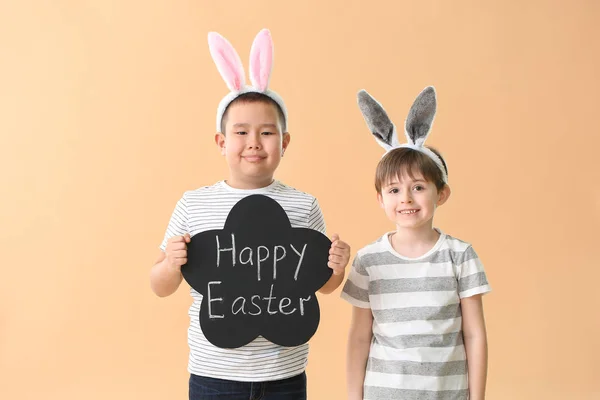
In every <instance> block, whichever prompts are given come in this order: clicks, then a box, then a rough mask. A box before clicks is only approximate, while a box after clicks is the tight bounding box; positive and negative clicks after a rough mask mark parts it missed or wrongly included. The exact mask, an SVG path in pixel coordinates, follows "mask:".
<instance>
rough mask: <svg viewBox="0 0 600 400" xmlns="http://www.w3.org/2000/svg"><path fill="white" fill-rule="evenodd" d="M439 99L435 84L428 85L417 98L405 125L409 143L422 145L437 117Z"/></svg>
mask: <svg viewBox="0 0 600 400" xmlns="http://www.w3.org/2000/svg"><path fill="white" fill-rule="evenodd" d="M436 108H437V100H436V94H435V89H434V88H433V86H428V87H426V88H425V89H424V90H423V91H422V92H421V93H420V94H419V95H418V96H417V98H416V99H415V102H414V103H413V105H412V107H411V108H410V111H409V112H408V117H407V118H406V124H405V126H404V129H405V133H406V138H407V139H408V141H409V143H411V144H414V145H417V146H422V145H423V143H424V142H425V140H426V139H427V136H428V135H429V131H430V130H431V125H433V119H434V118H435V112H436Z"/></svg>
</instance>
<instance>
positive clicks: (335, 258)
mask: <svg viewBox="0 0 600 400" xmlns="http://www.w3.org/2000/svg"><path fill="white" fill-rule="evenodd" d="M343 260H344V257H343V256H342V255H337V254H332V255H330V256H329V261H331V262H334V263H336V264H341V263H342V261H343Z"/></svg>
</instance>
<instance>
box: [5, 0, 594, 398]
mask: <svg viewBox="0 0 600 400" xmlns="http://www.w3.org/2000/svg"><path fill="white" fill-rule="evenodd" d="M483 3H485V4H483ZM599 17H600V3H598V2H597V1H594V0H588V1H584V0H578V1H569V2H566V1H549V0H548V1H527V2H524V1H517V0H510V1H507V0H504V1H495V2H489V1H488V2H481V1H475V0H472V1H444V0H439V1H427V0H425V1H388V2H377V1H369V2H366V1H342V0H336V1H323V0H320V1H317V0H303V1H296V2H288V1H266V0H253V1H239V2H238V1H231V0H230V1H211V2H207V1H200V0H195V1H192V0H187V1H185V0H178V1H175V0H169V1H166V0H164V1H132V0H129V1H114V0H112V1H109V0H106V1H102V0H95V1H92V0H88V1H67V0H62V1H53V2H46V1H41V0H38V1H32V0H20V1H9V0H3V1H2V2H0V51H1V54H0V132H1V134H2V141H1V146H0V151H1V153H0V170H1V175H0V179H1V180H0V187H1V188H2V196H1V201H2V203H1V207H0V227H1V231H0V235H1V236H0V243H2V270H1V271H2V272H1V276H0V398H2V399H7V400H9V399H10V400H13V399H39V398H44V399H61V400H71V399H73V400H74V399H82V398H85V399H90V400H92V399H107V398H110V399H146V400H152V399H184V398H186V396H187V378H188V375H187V372H186V366H187V343H186V329H187V324H188V316H187V307H188V306H189V304H190V297H189V294H188V291H187V286H186V285H185V284H184V285H183V286H182V287H181V289H180V290H179V291H178V292H177V293H176V294H175V295H173V296H171V297H169V298H166V299H160V298H158V297H156V296H154V295H153V294H152V292H151V291H150V288H149V284H148V273H149V269H150V266H151V265H152V263H153V261H154V259H155V257H156V255H157V246H158V245H159V243H160V241H161V239H162V236H163V234H164V230H165V228H166V225H167V222H168V219H169V216H170V213H171V211H172V209H173V207H174V206H175V202H176V201H177V200H178V199H179V197H180V196H181V194H182V193H183V191H184V190H188V189H193V188H196V187H199V186H202V185H206V184H211V183H213V182H215V181H217V180H219V179H222V178H224V177H225V174H226V172H227V169H226V165H225V162H224V160H223V158H222V157H221V156H220V155H219V153H218V151H217V149H216V148H215V146H214V144H213V141H212V137H213V133H214V132H213V129H214V113H215V109H216V105H217V102H218V101H219V100H220V99H221V97H222V96H223V95H224V94H225V92H226V87H225V84H224V83H223V82H222V80H221V78H220V77H219V75H218V73H217V71H216V68H215V67H214V64H213V62H212V60H211V59H210V56H209V52H208V48H207V43H206V34H207V32H208V31H210V30H216V31H219V32H221V33H222V34H224V35H225V36H226V37H227V38H229V40H230V41H231V42H232V43H233V44H234V46H235V47H236V48H237V49H238V51H239V53H240V56H241V57H242V59H243V60H244V62H245V63H246V60H247V58H248V54H249V50H250V44H251V40H252V38H253V37H254V35H255V34H256V33H257V32H258V30H259V29H260V28H262V27H268V28H270V29H271V31H272V34H273V37H274V40H275V49H276V50H275V51H276V53H275V68H274V74H273V78H272V81H271V83H272V87H273V88H275V89H276V90H277V91H279V92H280V93H281V94H282V95H283V96H284V97H285V99H286V101H287V105H288V107H289V110H290V128H291V133H292V143H291V145H290V148H289V152H288V153H286V157H285V159H284V162H283V164H282V166H281V168H280V170H279V171H278V175H277V177H278V178H279V179H281V180H283V181H285V182H286V183H288V184H290V185H293V186H295V187H298V188H300V189H302V190H304V191H308V192H310V193H312V194H314V195H315V196H317V198H318V199H319V200H320V203H321V205H322V208H323V211H324V214H325V217H326V221H327V225H328V231H329V232H330V233H333V232H339V233H340V234H341V235H342V237H343V238H344V239H345V240H346V241H348V242H349V243H350V244H351V245H352V246H353V254H354V252H355V251H356V250H357V249H358V248H360V247H361V246H363V245H365V244H367V243H369V242H370V241H372V240H374V239H375V238H376V237H377V236H378V235H380V234H382V233H383V232H384V231H386V230H390V229H393V226H391V225H390V223H388V221H387V219H386V217H385V215H384V214H383V212H382V211H381V210H380V209H379V207H378V206H377V204H376V202H375V195H374V192H373V189H372V179H373V173H374V168H375V165H376V163H377V161H378V159H379V157H380V155H381V149H380V148H379V147H378V146H377V145H376V144H375V142H374V140H372V139H371V137H370V136H369V133H368V132H367V130H366V126H365V124H364V121H363V119H362V117H361V115H360V112H359V111H358V108H357V106H356V100H355V94H356V91H357V90H358V89H360V88H366V89H368V90H369V91H370V92H371V93H372V94H373V95H374V96H375V97H377V98H378V99H379V100H380V101H381V102H382V103H383V104H384V105H385V106H386V108H387V109H388V111H389V113H390V114H391V116H392V118H393V119H394V120H395V121H396V122H397V123H398V124H402V121H403V119H404V116H405V114H406V112H407V110H408V108H409V106H410V104H411V102H412V100H413V99H414V97H415V96H416V95H417V94H418V92H419V91H420V90H421V89H422V88H423V87H425V86H426V85H430V84H432V85H435V86H436V88H437V90H438V96H439V97H438V99H439V112H438V115H437V118H436V122H435V125H434V129H433V132H432V136H431V141H430V144H432V145H435V146H437V147H439V149H441V150H442V151H443V153H444V155H445V156H446V159H447V161H448V164H449V167H450V180H451V186H452V189H453V195H452V197H451V199H450V201H449V203H448V204H447V205H445V206H444V207H442V208H441V209H440V210H439V213H438V216H437V220H436V221H437V225H438V226H439V227H441V228H442V229H444V230H446V231H448V232H449V233H451V234H453V235H454V236H457V237H460V238H462V239H464V240H467V241H470V242H472V243H473V244H474V246H475V248H476V249H477V251H478V252H479V254H480V256H481V257H482V258H483V260H484V262H485V265H486V267H487V271H488V275H489V279H490V281H491V283H492V285H493V288H494V292H493V293H492V294H490V295H489V296H488V297H486V299H485V307H486V317H487V324H488V329H489V343H490V367H489V381H488V387H489V390H488V399H492V400H505V399H511V400H521V399H544V400H558V399H560V400H564V399H570V400H576V399H586V400H591V399H598V398H600V389H599V388H598V385H597V383H594V378H595V379H597V378H598V376H600V367H599V365H600V364H599V363H598V358H599V356H600V352H599V350H598V337H600V323H599V321H600V318H599V312H598V310H599V306H600V302H599V300H598V293H599V290H598V280H599V279H600V272H599V270H600V262H599V255H598V245H597V241H598V234H597V225H598V223H599V222H600V189H599V188H598V181H599V178H600V168H599V167H598V166H597V160H598V157H599V156H600V153H599V152H598V146H599V145H600V138H599V123H598V119H597V114H598V106H599V105H600V104H599V101H598V99H597V93H598V92H599V91H600V82H599V78H598V70H600V57H599V56H598V54H599V52H598V50H599V48H598V47H599V46H598V38H599V37H600V27H599V25H598V21H599ZM321 304H322V310H323V312H322V324H321V326H320V328H319V331H318V332H317V335H316V336H315V337H314V338H313V340H312V342H311V343H312V344H311V353H310V359H309V364H310V365H309V367H308V375H309V398H311V399H327V400H336V399H344V398H345V386H344V362H345V342H346V332H347V327H348V325H349V316H350V307H349V306H348V305H347V304H346V303H345V302H343V301H342V300H340V299H339V290H338V291H337V292H336V293H335V294H333V295H331V296H329V297H326V296H322V297H321Z"/></svg>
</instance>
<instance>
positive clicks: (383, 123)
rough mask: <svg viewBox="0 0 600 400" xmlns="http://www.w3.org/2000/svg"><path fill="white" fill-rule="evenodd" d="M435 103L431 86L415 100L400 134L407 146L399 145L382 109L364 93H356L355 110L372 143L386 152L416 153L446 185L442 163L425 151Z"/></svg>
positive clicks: (429, 151) (428, 151) (362, 91)
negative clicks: (437, 171)
mask: <svg viewBox="0 0 600 400" xmlns="http://www.w3.org/2000/svg"><path fill="white" fill-rule="evenodd" d="M436 106H437V100H436V95H435V89H434V88H433V86H428V87H426V88H425V89H424V90H423V91H422V92H421V93H420V94H419V95H418V96H417V98H416V99H415V101H414V103H413V105H412V107H411V108H410V111H409V112H408V117H406V122H405V124H404V134H405V135H406V139H407V142H406V143H400V141H399V138H398V133H397V131H396V126H395V125H394V124H393V123H392V121H391V120H390V118H389V117H388V115H387V113H386V112H385V110H384V109H383V107H382V105H381V104H380V103H379V102H378V101H377V100H375V99H374V98H373V97H372V96H371V95H370V94H369V93H367V91H366V90H361V91H359V92H358V107H359V108H360V111H361V112H362V115H363V117H364V118H365V121H366V122H367V126H368V127H369V130H370V131H371V133H372V134H373V136H375V140H376V141H377V143H379V145H380V146H381V147H383V148H384V149H385V150H386V154H387V152H389V151H390V150H393V149H397V148H401V147H407V148H409V149H413V150H417V151H420V152H421V153H423V154H425V155H427V156H428V157H429V158H431V159H432V160H433V161H434V162H435V164H436V165H437V166H438V168H439V169H440V171H441V172H442V178H443V179H444V182H445V183H448V174H447V173H446V168H444V163H443V162H442V160H441V159H440V158H439V157H438V156H437V155H436V154H435V153H434V152H433V151H431V150H430V149H428V148H427V147H425V145H424V144H425V141H426V140H427V137H428V136H429V132H430V130H431V126H432V124H433V119H434V118H435V112H436Z"/></svg>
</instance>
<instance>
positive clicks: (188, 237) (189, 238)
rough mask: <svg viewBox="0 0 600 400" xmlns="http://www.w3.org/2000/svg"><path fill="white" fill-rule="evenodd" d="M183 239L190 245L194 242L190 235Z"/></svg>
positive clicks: (184, 236) (187, 234)
mask: <svg viewBox="0 0 600 400" xmlns="http://www.w3.org/2000/svg"><path fill="white" fill-rule="evenodd" d="M183 239H184V240H185V242H186V243H189V242H191V241H192V237H191V236H190V234H189V233H186V234H185V235H183Z"/></svg>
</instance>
